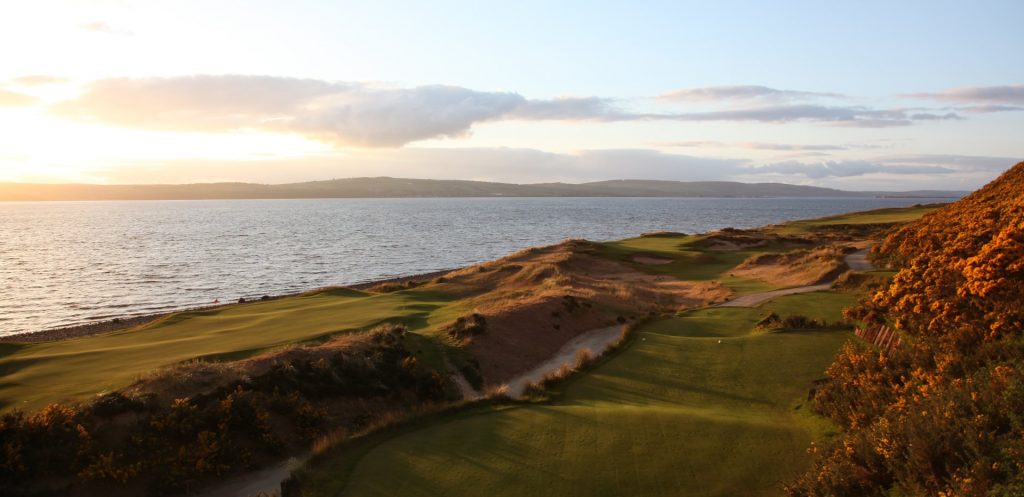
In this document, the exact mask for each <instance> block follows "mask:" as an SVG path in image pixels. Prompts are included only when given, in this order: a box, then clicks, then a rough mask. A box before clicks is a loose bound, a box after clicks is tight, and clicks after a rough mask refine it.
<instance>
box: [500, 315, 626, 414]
mask: <svg viewBox="0 0 1024 497" xmlns="http://www.w3.org/2000/svg"><path fill="white" fill-rule="evenodd" d="M621 334H622V327H621V326H609V327H607V328H599V329H596V330H590V331H588V332H585V333H583V334H582V335H579V336H577V337H576V338H573V339H572V340H570V341H569V342H568V343H566V344H565V345H563V346H562V348H560V349H558V352H556V353H555V355H554V356H552V357H551V358H550V359H548V360H546V361H544V362H543V363H541V364H539V365H537V366H536V367H534V368H533V369H531V370H529V371H527V372H525V373H523V374H521V375H519V376H517V377H516V378H514V379H512V380H511V381H509V382H508V394H509V396H510V397H513V398H515V397H520V396H522V395H523V390H525V389H526V386H527V385H529V384H530V383H534V382H537V381H540V380H542V379H544V376H546V375H547V374H548V373H553V372H555V371H558V369H559V368H561V367H562V365H563V364H568V365H570V366H574V365H575V364H576V353H577V352H579V351H581V350H584V349H586V350H589V351H590V354H591V355H592V356H594V357H598V356H600V355H601V354H603V353H604V351H605V349H607V348H608V346H609V345H611V344H612V343H614V342H615V340H618V338H619V336H620V335H621Z"/></svg>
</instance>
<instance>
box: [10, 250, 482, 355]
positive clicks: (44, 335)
mask: <svg viewBox="0 0 1024 497" xmlns="http://www.w3.org/2000/svg"><path fill="white" fill-rule="evenodd" d="M459 269H462V268H452V269H443V270H440V271H431V272H429V273H420V274H412V275H408V276H396V277H394V278H384V279H380V280H371V281H364V282H362V283H355V284H352V285H338V286H326V287H320V288H314V289H312V290H304V291H301V292H295V293H284V294H280V295H270V296H267V297H263V298H259V299H247V300H246V301H245V302H237V301H235V302H224V303H222V304H217V305H206V306H196V307H184V308H181V309H177V310H174V311H170V312H161V313H157V314H144V315H141V316H125V317H116V318H113V319H108V320H103V321H96V322H93V323H83V324H76V325H71V326H62V327H59V328H50V329H45V330H37V331H28V332H24V333H15V334H13V335H3V336H0V343H44V342H59V341H61V340H71V339H73V338H81V337H87V336H92V335H101V334H104V333H113V332H115V331H123V330H127V329H131V328H135V327H137V326H142V325H145V324H149V323H152V322H154V321H156V320H158V319H161V318H164V317H167V316H170V315H172V314H178V313H180V312H194V311H208V310H211V309H220V308H222V307H228V306H232V305H238V304H242V303H251V302H265V301H268V300H279V299H284V298H289V297H297V296H300V295H305V294H309V293H316V292H322V291H326V290H331V289H334V288H351V289H353V290H366V289H368V288H372V287H374V286H377V285H382V284H385V283H406V282H409V281H420V280H430V279H433V278H437V277H439V276H444V275H446V274H448V273H451V272H452V271H457V270H459Z"/></svg>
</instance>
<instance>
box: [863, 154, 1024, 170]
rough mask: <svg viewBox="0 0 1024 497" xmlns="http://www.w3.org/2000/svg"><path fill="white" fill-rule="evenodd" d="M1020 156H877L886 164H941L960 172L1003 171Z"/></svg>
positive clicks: (1017, 160)
mask: <svg viewBox="0 0 1024 497" xmlns="http://www.w3.org/2000/svg"><path fill="white" fill-rule="evenodd" d="M1021 159H1022V158H1021V157H988V156H979V155H943V154H916V155H915V154H911V155H892V156H884V157H879V158H878V159H877V160H878V161H881V162H884V163H886V164H895V165H910V166H918V165H925V166H941V167H946V168H951V169H955V170H957V171H961V172H1003V171H1005V170H1007V169H1009V168H1010V167H1011V166H1013V165H1014V164H1016V163H1018V162H1020V161H1021Z"/></svg>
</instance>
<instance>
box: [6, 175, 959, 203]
mask: <svg viewBox="0 0 1024 497" xmlns="http://www.w3.org/2000/svg"><path fill="white" fill-rule="evenodd" d="M967 193H968V192H962V191H936V190H915V191H846V190H837V189H833V188H822V187H817V186H806V185H789V184H784V183H739V182H733V181H660V180H611V181H597V182H591V183H534V184H514V183H495V182H488V181H466V180H433V179H408V178H389V177H378V178H347V179H333V180H327V181H310V182H304V183H289V184H277V185H266V184H257V183H198V184H177V185H94V184H44V183H0V201H45V200H50V201H60V200H79V201H81V200H228V199H302V198H430V197H439V198H452V197H744V198H746V197H836V198H844V197H845V198H850V197H901V198H908V197H909V198H917V197H920V198H960V197H963V196H964V195H966V194H967Z"/></svg>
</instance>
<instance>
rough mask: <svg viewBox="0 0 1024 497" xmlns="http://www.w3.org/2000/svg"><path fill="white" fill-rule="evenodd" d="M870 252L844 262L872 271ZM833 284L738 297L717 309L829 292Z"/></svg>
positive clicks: (850, 256)
mask: <svg viewBox="0 0 1024 497" xmlns="http://www.w3.org/2000/svg"><path fill="white" fill-rule="evenodd" d="M869 250H870V249H863V250H858V251H856V252H853V253H850V254H847V255H846V257H843V262H845V263H846V265H847V266H849V267H850V269H852V270H854V271H871V270H873V269H874V268H875V266H874V265H873V264H871V262H870V261H868V251H869ZM833 283H834V281H830V282H828V283H822V284H819V285H807V286H798V287H793V288H783V289H781V290H773V291H770V292H761V293H752V294H750V295H744V296H742V297H736V298H734V299H732V300H730V301H728V302H723V303H721V304H718V305H716V306H715V307H756V306H758V305H760V304H762V303H764V302H767V301H769V300H771V299H774V298H776V297H782V296H784V295H794V294H797V293H808V292H820V291H822V290H828V289H829V288H832V284H833Z"/></svg>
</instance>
